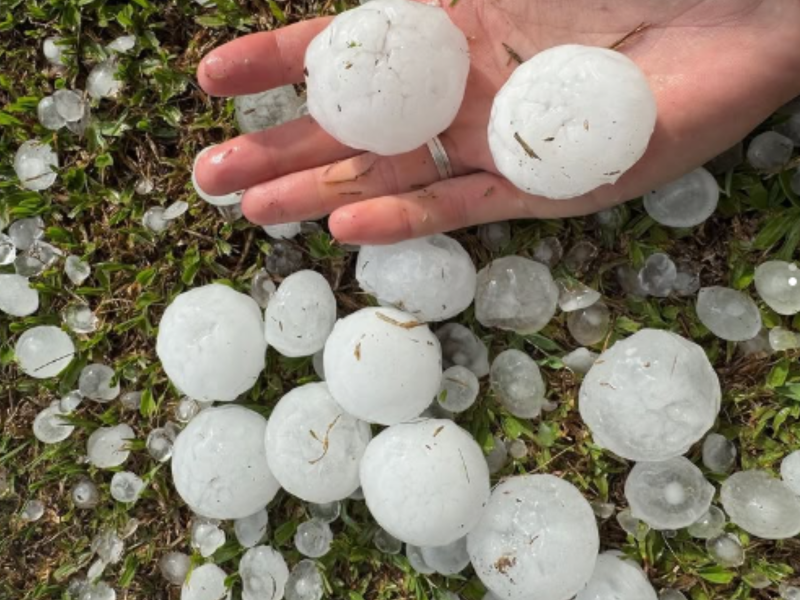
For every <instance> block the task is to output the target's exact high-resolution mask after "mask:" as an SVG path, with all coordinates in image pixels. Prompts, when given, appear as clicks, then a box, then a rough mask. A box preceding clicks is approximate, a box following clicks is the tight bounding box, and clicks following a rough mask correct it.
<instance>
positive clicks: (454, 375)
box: [436, 365, 480, 413]
mask: <svg viewBox="0 0 800 600" xmlns="http://www.w3.org/2000/svg"><path fill="white" fill-rule="evenodd" d="M479 392H480V383H479V382H478V378H477V377H476V376H475V373H473V372H472V371H470V370H469V369H467V368H466V367H462V366H459V365H456V366H455V367H450V368H449V369H447V370H446V371H445V372H444V373H443V374H442V387H441V388H440V389H439V394H438V395H437V396H436V399H437V400H438V401H439V404H440V405H441V407H442V408H444V409H445V410H447V411H450V412H453V413H460V412H464V411H465V410H467V409H468V408H470V407H471V406H472V405H473V404H475V400H476V399H477V398H478V393H479Z"/></svg>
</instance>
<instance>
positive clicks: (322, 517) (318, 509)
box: [308, 492, 355, 523]
mask: <svg viewBox="0 0 800 600" xmlns="http://www.w3.org/2000/svg"><path fill="white" fill-rule="evenodd" d="M353 493H355V492H353ZM349 497H352V494H351V495H350V496H349ZM308 512H309V514H310V515H311V518H312V519H316V520H317V521H322V522H323V523H333V522H334V521H335V520H336V519H338V518H339V516H340V515H341V514H342V503H341V502H339V501H338V500H337V501H335V502H323V503H322V504H315V503H314V502H310V503H309V504H308Z"/></svg>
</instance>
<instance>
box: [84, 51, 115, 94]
mask: <svg viewBox="0 0 800 600" xmlns="http://www.w3.org/2000/svg"><path fill="white" fill-rule="evenodd" d="M120 89H122V82H121V81H120V80H119V79H117V62H116V61H115V60H113V59H109V60H104V61H103V62H101V63H98V64H97V65H95V67H94V68H93V69H92V70H91V71H89V77H88V78H87V79H86V91H87V92H89V95H90V96H91V97H92V98H94V99H95V100H100V99H101V98H113V97H114V96H116V95H117V94H119V91H120Z"/></svg>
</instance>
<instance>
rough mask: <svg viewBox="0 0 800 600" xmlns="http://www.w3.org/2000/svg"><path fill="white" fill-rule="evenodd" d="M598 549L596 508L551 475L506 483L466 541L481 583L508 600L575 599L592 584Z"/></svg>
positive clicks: (570, 486) (502, 484)
mask: <svg viewBox="0 0 800 600" xmlns="http://www.w3.org/2000/svg"><path fill="white" fill-rule="evenodd" d="M599 545H600V539H599V535H598V532H597V522H596V520H595V516H594V512H592V507H591V506H590V505H589V503H588V502H587V501H586V499H584V497H583V496H582V495H581V493H580V492H579V491H578V490H577V488H575V486H573V485H572V484H570V483H568V482H566V481H564V480H562V479H559V478H558V477H554V476H553V475H524V476H517V477H511V478H509V479H506V480H505V481H503V482H502V483H501V484H500V485H498V486H497V487H496V488H495V489H494V490H493V491H492V496H491V499H490V501H489V504H488V506H487V507H486V510H484V512H483V516H482V517H481V520H480V522H479V523H478V525H477V527H475V529H474V530H473V531H472V532H471V533H470V534H469V536H468V537H467V548H468V550H469V555H470V558H471V560H472V566H473V567H474V568H475V572H476V573H477V574H478V577H480V579H481V581H482V582H483V583H484V585H485V586H486V587H488V588H489V590H491V592H492V593H494V594H495V595H496V596H497V597H498V598H503V599H505V600H567V599H568V598H572V597H573V596H574V595H575V594H576V593H577V592H578V591H579V590H580V589H581V588H583V586H584V585H586V582H587V581H589V577H591V575H592V569H594V565H595V560H596V559H597V551H598V548H599Z"/></svg>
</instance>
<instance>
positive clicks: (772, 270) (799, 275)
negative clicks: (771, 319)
mask: <svg viewBox="0 0 800 600" xmlns="http://www.w3.org/2000/svg"><path fill="white" fill-rule="evenodd" d="M755 284H756V290H757V291H758V295H759V296H761V299H762V300H763V301H764V302H766V303H767V305H769V307H770V308H771V309H772V310H774V311H775V312H776V313H778V314H780V315H794V314H797V313H798V312H800V268H798V266H797V265H796V264H794V263H789V262H785V261H782V260H770V261H767V262H765V263H763V264H761V265H759V266H758V268H757V269H756V273H755Z"/></svg>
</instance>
